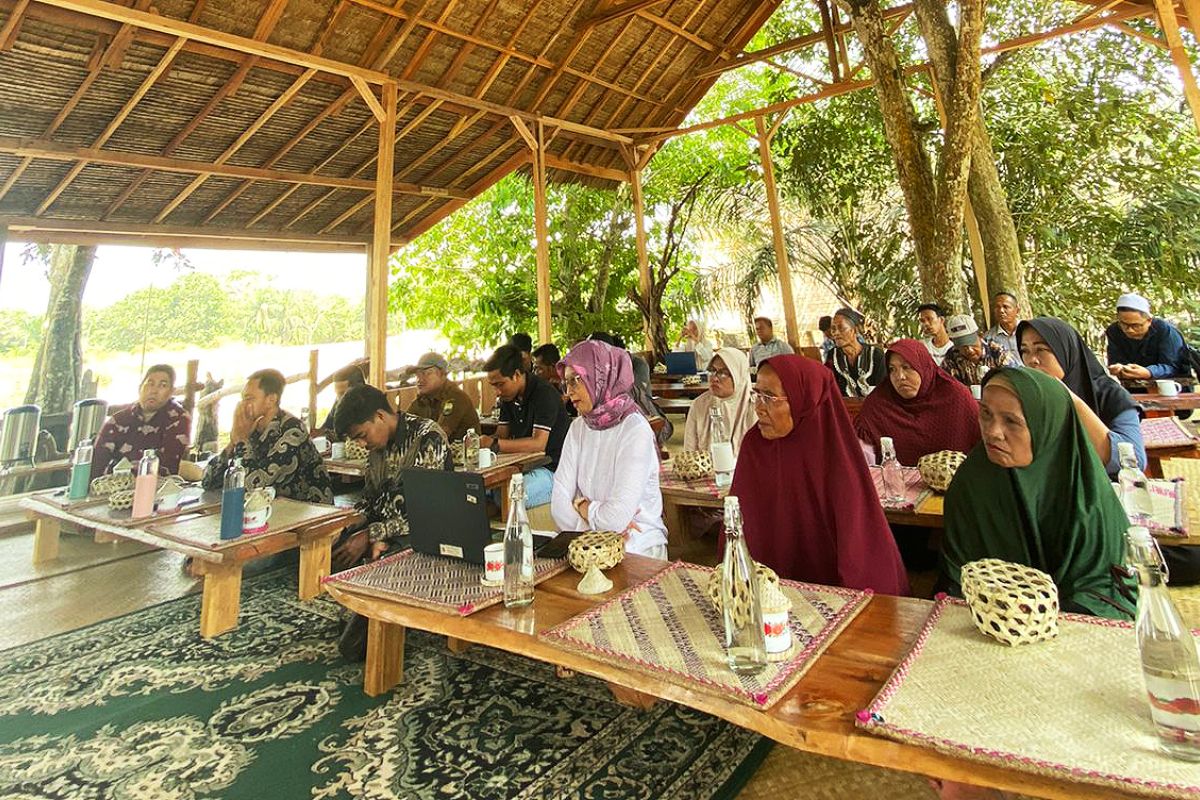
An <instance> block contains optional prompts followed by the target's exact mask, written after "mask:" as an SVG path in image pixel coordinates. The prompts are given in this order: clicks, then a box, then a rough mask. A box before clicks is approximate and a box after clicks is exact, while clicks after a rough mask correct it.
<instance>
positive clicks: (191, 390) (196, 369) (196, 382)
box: [183, 358, 200, 435]
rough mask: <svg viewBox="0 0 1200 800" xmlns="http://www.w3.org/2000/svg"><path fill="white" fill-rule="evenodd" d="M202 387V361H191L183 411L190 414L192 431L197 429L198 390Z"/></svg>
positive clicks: (188, 365) (188, 368)
mask: <svg viewBox="0 0 1200 800" xmlns="http://www.w3.org/2000/svg"><path fill="white" fill-rule="evenodd" d="M199 386H200V361H199V359H195V358H193V359H191V360H189V361H188V362H187V382H186V383H184V384H183V410H184V411H186V412H187V413H188V417H189V418H190V420H191V422H190V424H191V426H192V430H190V431H188V434H189V435H190V434H191V433H193V432H194V431H195V429H196V389H197V388H198V387H199Z"/></svg>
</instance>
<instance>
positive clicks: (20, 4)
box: [0, 0, 29, 51]
mask: <svg viewBox="0 0 1200 800" xmlns="http://www.w3.org/2000/svg"><path fill="white" fill-rule="evenodd" d="M28 7H29V0H17V4H16V6H14V7H13V10H12V13H11V14H9V15H8V19H6V20H4V26H3V27H0V51H3V50H9V49H11V48H12V46H13V42H15V41H16V40H17V34H18V33H19V32H20V30H21V22H22V21H23V20H24V19H25V9H26V8H28Z"/></svg>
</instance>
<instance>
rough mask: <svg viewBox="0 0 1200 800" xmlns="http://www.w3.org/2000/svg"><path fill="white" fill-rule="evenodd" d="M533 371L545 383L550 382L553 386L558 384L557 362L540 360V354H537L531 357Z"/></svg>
mask: <svg viewBox="0 0 1200 800" xmlns="http://www.w3.org/2000/svg"><path fill="white" fill-rule="evenodd" d="M533 371H534V372H535V373H537V376H538V377H539V378H541V379H542V380H544V381H545V382H546V383H552V384H554V385H555V386H557V385H558V384H559V378H558V365H557V364H551V363H549V362H547V361H544V360H542V357H541V356H538V357H537V358H535V359H533Z"/></svg>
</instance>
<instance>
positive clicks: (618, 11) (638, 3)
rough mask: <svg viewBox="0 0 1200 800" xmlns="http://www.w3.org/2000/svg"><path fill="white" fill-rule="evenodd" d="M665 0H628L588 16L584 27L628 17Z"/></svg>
mask: <svg viewBox="0 0 1200 800" xmlns="http://www.w3.org/2000/svg"><path fill="white" fill-rule="evenodd" d="M661 2H663V0H627V2H624V3H619V4H617V5H614V6H610V7H609V8H607V9H605V10H603V11H597V12H596V13H595V14H592V16H590V17H588V20H587V22H585V23H583V27H584V28H593V27H595V26H597V25H603V24H605V23H606V22H612V21H613V20H615V19H620V18H621V17H627V16H629V15H631V14H636V13H637V12H639V11H641V10H643V9H646V8H650V7H651V6H656V5H658V4H659V3H661Z"/></svg>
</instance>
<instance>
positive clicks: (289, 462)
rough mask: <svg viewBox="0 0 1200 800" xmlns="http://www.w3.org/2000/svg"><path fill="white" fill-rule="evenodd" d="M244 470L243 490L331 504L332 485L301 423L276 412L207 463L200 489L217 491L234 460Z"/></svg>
mask: <svg viewBox="0 0 1200 800" xmlns="http://www.w3.org/2000/svg"><path fill="white" fill-rule="evenodd" d="M239 457H240V458H241V459H242V466H243V467H245V468H246V486H247V487H253V488H258V487H263V486H274V487H275V494H276V495H278V496H280V497H290V498H292V499H293V500H303V501H306V502H309V503H329V504H332V503H333V484H332V482H330V480H329V473H328V472H326V471H325V462H324V461H323V460H322V459H321V454H320V453H318V452H317V448H315V447H314V446H313V443H312V440H311V439H309V438H308V430H307V429H306V428H305V425H304V423H303V422H301V421H300V420H299V419H297V418H296V417H294V416H292V415H291V414H289V413H288V412H286V411H280V412H279V413H278V414H276V415H275V418H274V419H272V420H271V421H270V422H268V423H267V426H266V427H265V428H263V429H262V430H261V431H253V432H252V433H251V434H250V438H249V440H248V441H246V442H242V443H239V444H236V445H234V446H232V447H226V448H225V449H224V450H222V451H221V453H220V454H218V455H217V456H215V457H214V458H213V460H212V461H210V462H208V468H207V469H205V470H204V488H205V489H209V490H219V489H220V488H221V487H222V485H223V484H224V482H225V473H226V472H227V471H228V470H229V465H230V464H231V463H232V462H233V459H234V458H239Z"/></svg>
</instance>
